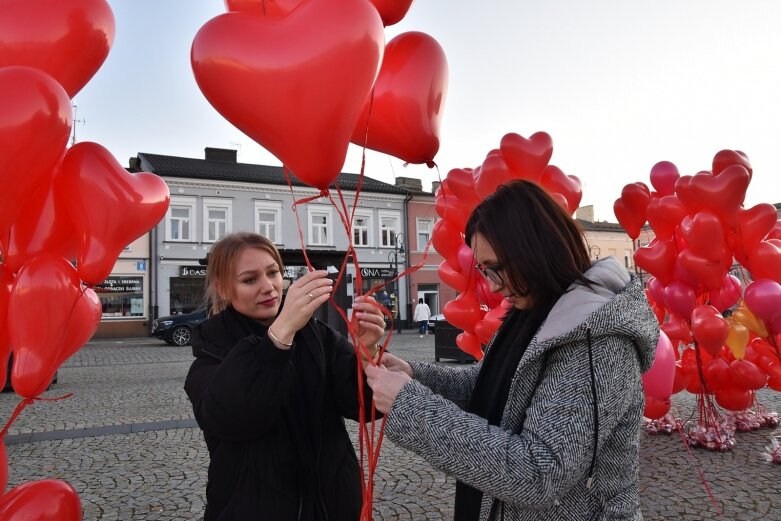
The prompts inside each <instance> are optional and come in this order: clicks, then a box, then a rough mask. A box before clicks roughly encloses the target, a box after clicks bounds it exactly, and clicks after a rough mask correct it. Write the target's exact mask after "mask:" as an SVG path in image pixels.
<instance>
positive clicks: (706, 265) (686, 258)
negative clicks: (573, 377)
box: [675, 249, 727, 290]
mask: <svg viewBox="0 0 781 521" xmlns="http://www.w3.org/2000/svg"><path fill="white" fill-rule="evenodd" d="M675 274H676V277H677V278H678V279H680V280H683V281H685V282H686V283H687V284H689V285H691V286H692V287H699V286H700V285H702V286H703V287H704V288H705V289H707V290H714V289H719V288H721V286H722V283H723V282H724V277H725V276H726V275H727V268H725V267H724V266H723V265H722V263H721V262H716V261H711V260H709V259H706V258H704V257H702V256H700V255H697V254H696V253H694V252H693V251H692V250H690V249H686V250H683V251H682V252H680V253H679V254H678V263H677V264H676V271H675Z"/></svg>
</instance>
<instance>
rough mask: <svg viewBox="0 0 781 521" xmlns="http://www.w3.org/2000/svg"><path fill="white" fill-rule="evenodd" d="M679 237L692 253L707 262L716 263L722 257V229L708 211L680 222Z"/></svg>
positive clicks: (724, 242)
mask: <svg viewBox="0 0 781 521" xmlns="http://www.w3.org/2000/svg"><path fill="white" fill-rule="evenodd" d="M681 235H682V236H683V238H684V239H685V240H686V243H687V244H688V245H689V248H691V250H692V251H693V252H694V253H696V254H697V255H700V256H701V257H703V258H705V259H707V260H709V261H713V262H718V261H719V260H721V258H722V256H723V255H724V248H725V246H726V241H725V239H724V227H723V226H722V224H721V221H720V220H719V218H718V217H716V216H715V215H713V214H712V213H710V212H708V211H702V212H697V213H696V214H694V215H693V216H687V217H685V218H684V219H683V221H682V222H681Z"/></svg>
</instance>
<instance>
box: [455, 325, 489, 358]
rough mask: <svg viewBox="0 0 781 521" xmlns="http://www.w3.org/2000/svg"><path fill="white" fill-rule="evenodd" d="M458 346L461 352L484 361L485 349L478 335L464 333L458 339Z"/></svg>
mask: <svg viewBox="0 0 781 521" xmlns="http://www.w3.org/2000/svg"><path fill="white" fill-rule="evenodd" d="M456 345H457V346H458V347H459V349H461V351H463V352H465V353H467V354H470V355H472V356H473V357H475V358H476V359H477V360H482V359H483V348H482V346H481V345H480V339H479V338H477V335H475V334H474V333H470V332H468V331H464V332H463V333H460V334H459V335H458V336H457V337H456Z"/></svg>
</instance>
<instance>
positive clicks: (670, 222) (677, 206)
mask: <svg viewBox="0 0 781 521" xmlns="http://www.w3.org/2000/svg"><path fill="white" fill-rule="evenodd" d="M646 213H647V218H648V225H649V226H650V227H651V229H652V230H653V231H654V234H656V237H657V238H658V239H662V240H664V241H667V240H670V239H672V238H673V234H674V233H675V230H676V229H677V228H678V226H679V225H680V224H681V221H682V220H683V218H684V217H686V213H687V210H686V207H685V206H684V205H683V203H682V202H681V200H680V199H678V196H676V195H665V196H663V197H659V198H652V199H651V200H650V201H649V203H648V207H647V208H646Z"/></svg>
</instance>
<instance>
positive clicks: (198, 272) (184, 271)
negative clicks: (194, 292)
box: [179, 266, 206, 277]
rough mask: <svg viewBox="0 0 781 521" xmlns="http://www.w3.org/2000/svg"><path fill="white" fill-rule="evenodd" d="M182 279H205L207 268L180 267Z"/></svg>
mask: <svg viewBox="0 0 781 521" xmlns="http://www.w3.org/2000/svg"><path fill="white" fill-rule="evenodd" d="M179 276H180V277H205V276H206V268H204V267H203V266H179Z"/></svg>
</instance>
